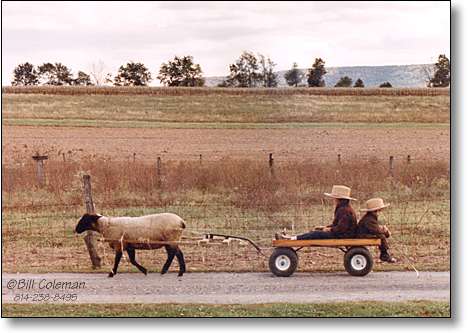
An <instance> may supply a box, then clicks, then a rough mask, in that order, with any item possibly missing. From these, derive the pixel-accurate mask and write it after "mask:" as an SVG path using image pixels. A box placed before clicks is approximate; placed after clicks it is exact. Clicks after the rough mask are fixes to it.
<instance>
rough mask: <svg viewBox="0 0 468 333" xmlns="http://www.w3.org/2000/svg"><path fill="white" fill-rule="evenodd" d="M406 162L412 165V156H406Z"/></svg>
mask: <svg viewBox="0 0 468 333" xmlns="http://www.w3.org/2000/svg"><path fill="white" fill-rule="evenodd" d="M406 162H407V163H408V164H410V163H411V155H408V156H406Z"/></svg>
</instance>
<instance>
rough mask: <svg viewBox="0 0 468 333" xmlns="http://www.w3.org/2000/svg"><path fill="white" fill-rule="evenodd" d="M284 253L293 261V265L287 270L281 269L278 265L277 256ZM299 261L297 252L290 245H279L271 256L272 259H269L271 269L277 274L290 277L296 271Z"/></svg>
mask: <svg viewBox="0 0 468 333" xmlns="http://www.w3.org/2000/svg"><path fill="white" fill-rule="evenodd" d="M282 255H284V256H287V257H288V258H289V260H290V261H291V265H290V266H289V268H288V269H287V270H280V269H278V268H277V267H276V258H278V257H279V256H282ZM297 262H298V258H297V254H296V252H295V251H294V250H293V249H291V248H289V247H277V248H276V249H275V250H274V251H273V253H272V254H271V256H270V260H269V266H270V271H271V272H272V273H273V274H274V275H276V276H281V277H288V276H291V275H292V274H293V273H294V272H295V271H296V269H297Z"/></svg>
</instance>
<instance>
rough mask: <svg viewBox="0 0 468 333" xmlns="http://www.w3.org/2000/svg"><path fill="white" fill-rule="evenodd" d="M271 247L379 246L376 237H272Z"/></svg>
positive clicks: (378, 240)
mask: <svg viewBox="0 0 468 333" xmlns="http://www.w3.org/2000/svg"><path fill="white" fill-rule="evenodd" d="M272 245H273V247H307V246H314V247H315V246H319V247H343V246H345V247H346V246H379V245H380V239H378V238H340V239H307V240H290V239H274V240H273V244H272Z"/></svg>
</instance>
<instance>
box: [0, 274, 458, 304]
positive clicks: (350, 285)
mask: <svg viewBox="0 0 468 333" xmlns="http://www.w3.org/2000/svg"><path fill="white" fill-rule="evenodd" d="M12 280H14V281H15V283H12V282H11V281H12ZM21 280H22V281H23V284H25V283H26V284H27V283H28V281H34V285H33V286H32V283H31V282H29V286H31V288H30V289H26V287H23V288H20V281H21ZM68 282H70V283H69V284H68V286H70V285H73V284H74V282H77V284H80V283H81V286H82V288H77V289H64V288H63V287H60V283H61V285H62V286H63V285H67V283H68ZM82 282H84V284H83V283H82ZM77 284H75V285H77ZM13 285H14V287H12V286H13ZM47 286H49V288H47ZM18 294H28V295H35V294H49V295H50V296H51V297H52V296H54V295H56V294H77V300H76V301H74V302H73V303H206V304H259V303H276V302H278V303H323V302H346V301H409V300H435V301H446V302H449V301H450V272H420V275H419V277H417V275H416V273H415V272H374V273H370V274H369V275H367V276H365V277H352V276H350V275H348V274H346V273H297V274H294V275H293V276H291V277H289V278H279V277H274V276H273V275H272V274H271V273H188V274H186V275H184V276H183V277H181V278H179V277H177V275H176V274H175V273H169V274H166V275H163V276H161V275H160V274H149V275H148V276H144V275H143V274H137V273H124V274H118V275H116V276H115V277H114V278H112V279H110V278H108V277H107V275H106V274H97V273H91V274H89V273H87V274H78V273H49V274H26V273H18V274H3V275H2V299H3V303H37V302H35V301H33V299H32V297H30V298H29V300H27V301H25V300H23V301H20V302H18V301H15V300H14V298H15V295H18ZM49 302H50V303H71V302H70V301H68V302H64V301H61V300H57V301H49Z"/></svg>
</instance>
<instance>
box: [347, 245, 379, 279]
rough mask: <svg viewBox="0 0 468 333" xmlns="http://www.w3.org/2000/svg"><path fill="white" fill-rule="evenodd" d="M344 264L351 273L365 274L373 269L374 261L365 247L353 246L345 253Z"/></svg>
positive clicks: (355, 274)
mask: <svg viewBox="0 0 468 333" xmlns="http://www.w3.org/2000/svg"><path fill="white" fill-rule="evenodd" d="M344 266H345V269H346V271H347V272H348V273H349V274H350V275H353V276H364V275H367V274H369V272H370V271H371V270H372V266H374V261H373V259H372V256H371V254H370V252H369V250H368V249H366V248H365V247H360V246H359V247H352V248H350V249H349V250H348V251H347V252H346V253H345V255H344Z"/></svg>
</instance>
